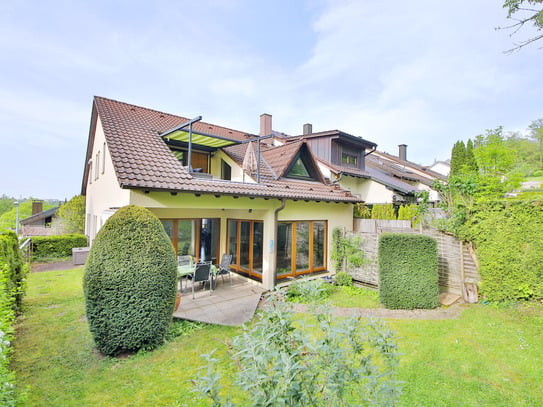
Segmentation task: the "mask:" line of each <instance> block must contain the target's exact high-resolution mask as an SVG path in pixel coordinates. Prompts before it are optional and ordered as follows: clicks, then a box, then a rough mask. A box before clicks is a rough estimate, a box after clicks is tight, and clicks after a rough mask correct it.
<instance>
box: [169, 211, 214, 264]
mask: <svg viewBox="0 0 543 407" xmlns="http://www.w3.org/2000/svg"><path fill="white" fill-rule="evenodd" d="M162 225H164V229H165V230H166V233H167V234H168V236H170V239H171V240H172V244H173V247H174V249H175V252H176V254H177V255H178V256H182V255H190V256H193V257H195V258H196V259H197V260H198V261H212V262H213V263H217V262H218V261H217V260H219V261H220V257H219V236H220V234H219V228H220V221H219V219H162Z"/></svg>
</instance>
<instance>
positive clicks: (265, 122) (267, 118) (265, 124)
mask: <svg viewBox="0 0 543 407" xmlns="http://www.w3.org/2000/svg"><path fill="white" fill-rule="evenodd" d="M271 132H272V116H271V114H268V113H262V114H261V115H260V137H263V136H269V135H270V134H271Z"/></svg>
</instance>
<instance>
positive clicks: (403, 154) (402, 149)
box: [398, 144, 407, 161]
mask: <svg viewBox="0 0 543 407" xmlns="http://www.w3.org/2000/svg"><path fill="white" fill-rule="evenodd" d="M398 147H399V154H398V156H399V157H400V160H402V161H407V144H399V145H398Z"/></svg>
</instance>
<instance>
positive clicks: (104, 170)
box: [102, 141, 106, 174]
mask: <svg viewBox="0 0 543 407" xmlns="http://www.w3.org/2000/svg"><path fill="white" fill-rule="evenodd" d="M102 151H103V152H104V154H103V157H102V174H103V173H104V172H106V142H105V141H104V148H103V150H102Z"/></svg>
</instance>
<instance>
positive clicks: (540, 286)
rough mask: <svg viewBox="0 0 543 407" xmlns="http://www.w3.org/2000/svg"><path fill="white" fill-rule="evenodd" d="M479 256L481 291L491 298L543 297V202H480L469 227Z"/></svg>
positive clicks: (506, 200)
mask: <svg viewBox="0 0 543 407" xmlns="http://www.w3.org/2000/svg"><path fill="white" fill-rule="evenodd" d="M469 232H470V233H471V236H470V237H471V238H472V239H473V241H474V242H475V244H476V247H477V255H478V257H479V273H480V274H481V279H482V283H481V286H480V293H481V295H482V296H483V298H485V299H486V300H489V301H518V300H534V299H535V300H541V299H543V203H542V201H541V200H524V199H515V200H511V199H504V200H494V201H480V202H478V203H477V205H476V207H475V210H474V211H473V215H472V217H471V223H470V227H469Z"/></svg>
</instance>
